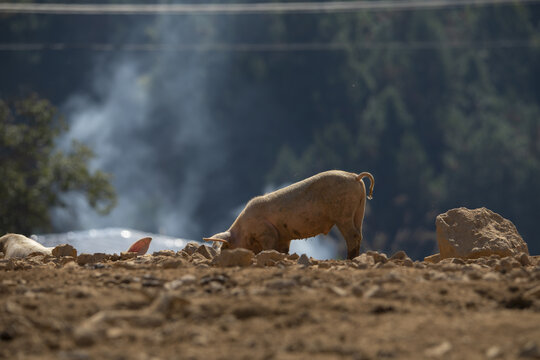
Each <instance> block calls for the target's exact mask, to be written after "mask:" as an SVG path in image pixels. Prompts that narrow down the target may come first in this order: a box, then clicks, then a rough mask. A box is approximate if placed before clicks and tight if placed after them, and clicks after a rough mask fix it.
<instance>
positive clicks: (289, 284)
mask: <svg viewBox="0 0 540 360" xmlns="http://www.w3.org/2000/svg"><path fill="white" fill-rule="evenodd" d="M296 285H298V283H297V282H296V281H295V280H293V279H275V280H270V281H268V282H267V283H266V287H267V288H269V289H275V290H283V289H290V288H293V287H296Z"/></svg>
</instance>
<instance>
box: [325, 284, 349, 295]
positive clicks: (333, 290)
mask: <svg viewBox="0 0 540 360" xmlns="http://www.w3.org/2000/svg"><path fill="white" fill-rule="evenodd" d="M328 290H329V291H330V292H331V293H333V294H335V295H337V296H347V290H345V289H343V288H340V287H339V286H330V287H329V288H328Z"/></svg>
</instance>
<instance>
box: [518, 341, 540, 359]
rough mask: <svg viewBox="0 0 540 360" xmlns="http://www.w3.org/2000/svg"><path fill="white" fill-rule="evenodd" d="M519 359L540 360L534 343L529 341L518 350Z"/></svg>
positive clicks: (539, 352)
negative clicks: (530, 359)
mask: <svg viewBox="0 0 540 360" xmlns="http://www.w3.org/2000/svg"><path fill="white" fill-rule="evenodd" d="M519 357H524V358H532V359H540V349H539V348H538V345H536V343H535V342H534V341H529V342H528V343H526V344H525V345H524V346H523V347H522V348H521V349H520V351H519Z"/></svg>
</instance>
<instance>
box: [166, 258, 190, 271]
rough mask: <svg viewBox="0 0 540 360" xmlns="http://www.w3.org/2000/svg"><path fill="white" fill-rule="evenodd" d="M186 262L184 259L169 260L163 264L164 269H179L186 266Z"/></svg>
mask: <svg viewBox="0 0 540 360" xmlns="http://www.w3.org/2000/svg"><path fill="white" fill-rule="evenodd" d="M185 264H186V263H185V260H183V259H181V258H180V259H167V260H165V261H164V262H162V263H161V266H162V267H163V268H164V269H178V268H181V267H183V266H185Z"/></svg>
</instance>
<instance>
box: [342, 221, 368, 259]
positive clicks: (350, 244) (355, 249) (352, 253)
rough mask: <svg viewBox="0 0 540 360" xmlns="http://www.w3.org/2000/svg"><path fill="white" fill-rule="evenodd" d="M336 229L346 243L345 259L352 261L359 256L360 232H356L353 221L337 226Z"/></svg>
mask: <svg viewBox="0 0 540 360" xmlns="http://www.w3.org/2000/svg"><path fill="white" fill-rule="evenodd" d="M337 227H338V229H339V232H340V233H341V235H343V237H344V238H345V241H346V242H347V259H354V258H355V257H357V256H358V255H360V242H361V241H362V232H361V231H358V229H357V228H356V226H355V224H354V221H353V219H351V220H350V221H347V222H345V223H341V224H337Z"/></svg>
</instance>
